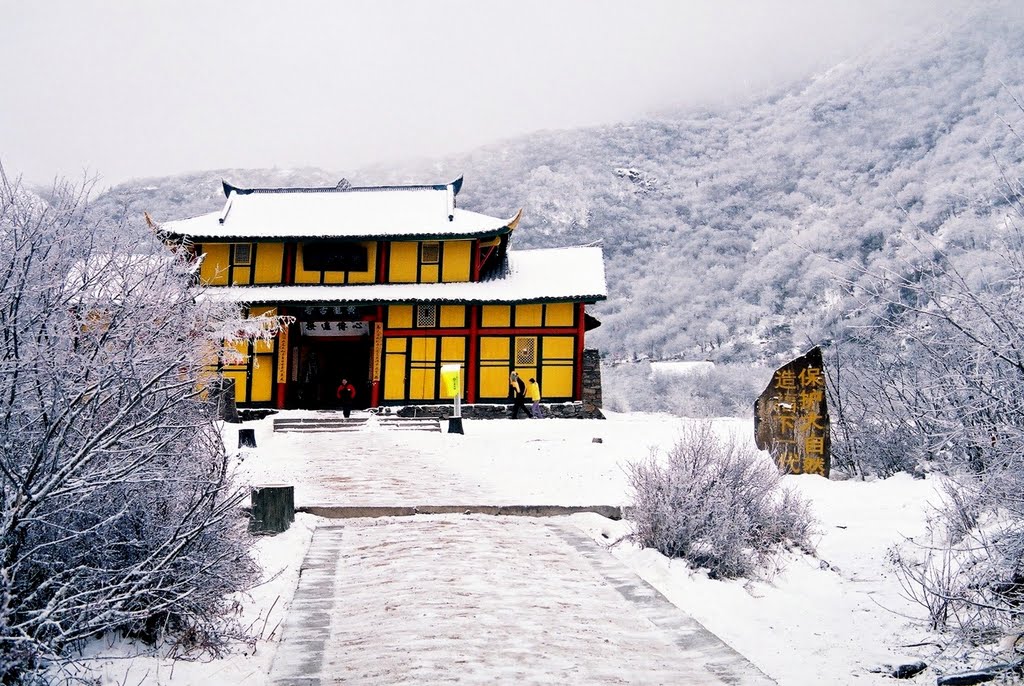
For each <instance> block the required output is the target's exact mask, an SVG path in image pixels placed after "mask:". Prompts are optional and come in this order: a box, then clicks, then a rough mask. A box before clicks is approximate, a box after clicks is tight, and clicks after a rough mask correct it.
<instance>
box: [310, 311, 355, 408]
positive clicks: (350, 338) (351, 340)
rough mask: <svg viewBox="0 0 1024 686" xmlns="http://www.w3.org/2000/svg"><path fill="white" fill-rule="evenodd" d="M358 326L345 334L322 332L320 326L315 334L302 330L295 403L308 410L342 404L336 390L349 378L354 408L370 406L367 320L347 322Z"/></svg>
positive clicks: (334, 406) (336, 406)
mask: <svg viewBox="0 0 1024 686" xmlns="http://www.w3.org/2000/svg"><path fill="white" fill-rule="evenodd" d="M348 324H349V326H350V327H353V325H354V324H357V325H360V326H359V327H353V328H357V330H358V333H356V334H354V335H352V334H346V335H322V334H323V333H325V332H324V330H323V329H320V330H318V331H316V332H315V333H312V334H310V333H307V331H306V330H303V331H302V334H301V336H300V339H299V340H300V344H299V346H298V350H297V352H298V363H299V379H298V381H299V383H298V389H297V392H296V398H295V400H296V403H295V404H296V405H297V406H298V407H301V408H305V409H310V410H329V409H335V408H338V407H340V406H341V402H340V401H339V400H338V398H337V395H336V391H337V388H338V384H339V383H341V380H342V379H348V381H349V383H351V384H352V385H353V386H354V387H355V389H356V397H355V400H354V401H353V405H352V406H353V407H354V408H357V409H362V408H366V407H369V406H370V378H369V372H370V355H371V354H372V353H373V340H372V336H370V335H368V332H369V330H370V327H367V326H365V324H366V322H350V323H348Z"/></svg>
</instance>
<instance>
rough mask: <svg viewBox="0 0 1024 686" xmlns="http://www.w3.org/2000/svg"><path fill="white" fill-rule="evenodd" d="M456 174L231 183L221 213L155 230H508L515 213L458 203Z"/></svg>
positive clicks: (423, 235) (394, 234) (414, 233)
mask: <svg viewBox="0 0 1024 686" xmlns="http://www.w3.org/2000/svg"><path fill="white" fill-rule="evenodd" d="M461 186H462V179H461V177H460V178H459V179H456V180H455V181H453V182H452V183H449V184H446V185H435V186H380V187H369V188H343V187H339V188H257V189H244V188H235V187H234V186H231V185H229V184H227V183H225V184H224V190H225V193H226V194H227V200H226V201H225V204H224V209H223V210H221V211H220V212H212V213H210V214H204V215H201V216H199V217H193V218H192V219H184V220H180V221H171V222H165V223H164V224H162V225H161V226H160V230H161V231H162V232H164V233H166V234H168V235H171V236H186V237H189V238H191V239H192V240H194V241H196V242H202V241H203V240H210V239H227V240H234V239H240V238H246V239H254V240H259V239H261V238H263V239H273V238H328V239H345V240H373V239H379V238H392V239H396V238H397V239H407V240H413V239H421V240H422V239H428V240H429V239H444V238H478V237H487V236H494V235H499V234H502V233H507V232H508V231H510V230H511V229H512V228H514V227H515V223H516V221H517V218H518V215H516V216H515V217H512V218H509V219H498V218H496V217H489V216H487V215H484V214H478V213H476V212H469V211H467V210H463V209H459V208H458V207H457V206H456V204H457V203H456V195H457V194H458V192H459V189H460V188H461Z"/></svg>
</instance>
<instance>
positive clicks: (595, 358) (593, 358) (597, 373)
mask: <svg viewBox="0 0 1024 686" xmlns="http://www.w3.org/2000/svg"><path fill="white" fill-rule="evenodd" d="M603 406H604V401H603V399H602V396H601V353H600V352H599V351H598V350H596V349H594V348H590V349H588V350H584V351H583V409H584V411H585V412H586V414H587V416H596V417H601V418H602V419H603V418H604V415H602V414H601V408H602V407H603Z"/></svg>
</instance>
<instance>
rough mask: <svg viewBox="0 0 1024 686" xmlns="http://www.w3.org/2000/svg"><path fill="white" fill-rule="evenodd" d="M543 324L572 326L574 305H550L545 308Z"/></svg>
mask: <svg viewBox="0 0 1024 686" xmlns="http://www.w3.org/2000/svg"><path fill="white" fill-rule="evenodd" d="M545 310H546V312H545V316H544V319H545V321H544V323H545V325H547V326H572V325H573V319H574V317H573V312H574V311H575V310H576V304H575V303H550V304H548V305H546V306H545Z"/></svg>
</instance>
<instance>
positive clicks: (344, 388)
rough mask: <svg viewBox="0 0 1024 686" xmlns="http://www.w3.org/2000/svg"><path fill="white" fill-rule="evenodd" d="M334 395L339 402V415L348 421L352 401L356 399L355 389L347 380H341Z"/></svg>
mask: <svg viewBox="0 0 1024 686" xmlns="http://www.w3.org/2000/svg"><path fill="white" fill-rule="evenodd" d="M335 395H336V396H338V400H340V401H341V413H342V414H343V415H345V419H348V415H349V413H351V412H352V401H353V400H355V399H356V387H355V386H353V385H352V384H350V383H349V382H348V379H342V380H341V383H340V384H339V385H338V390H337V391H335Z"/></svg>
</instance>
